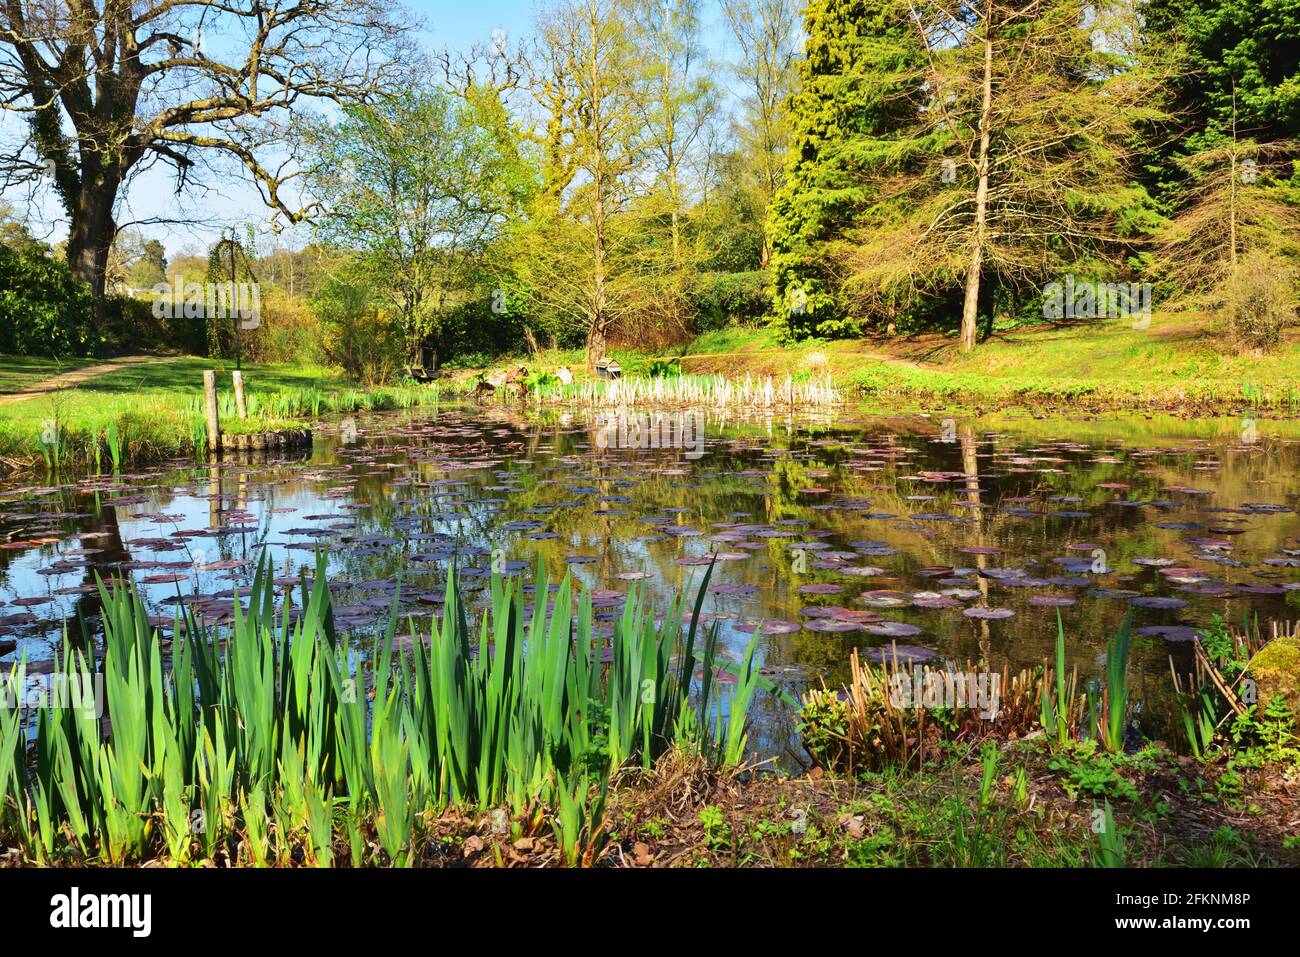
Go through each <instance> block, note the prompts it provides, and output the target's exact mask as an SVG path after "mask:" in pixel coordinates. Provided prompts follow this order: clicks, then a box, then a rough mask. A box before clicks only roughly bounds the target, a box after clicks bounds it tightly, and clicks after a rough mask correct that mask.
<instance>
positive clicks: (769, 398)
mask: <svg viewBox="0 0 1300 957" xmlns="http://www.w3.org/2000/svg"><path fill="white" fill-rule="evenodd" d="M530 394H531V395H532V397H533V401H534V402H535V403H536V404H538V405H541V404H561V405H564V404H568V405H580V406H587V407H592V408H615V407H619V406H627V407H629V408H630V407H634V406H640V407H654V406H658V407H681V406H703V407H714V408H720V409H721V408H748V409H773V408H791V407H796V408H797V407H825V406H833V405H839V404H841V403H842V402H843V401H844V395H843V393H842V392H841V390H840V389H838V388H837V387H836V386H835V384H834V382H833V381H832V380H831V378H830V376H828V375H827V376H814V377H809V378H807V379H804V380H802V381H800V380H796V379H795V378H793V377H792V376H786V377H785V380H784V381H779V380H773V379H772V377H770V376H767V377H752V376H749V375H746V376H745V378H744V379H731V378H728V377H726V376H721V375H680V376H656V377H639V376H633V377H628V378H626V379H609V380H595V381H591V382H575V383H573V384H571V385H560V384H555V385H540V384H539V385H536V386H535V387H534V388H533V389H532V390H531V393H530Z"/></svg>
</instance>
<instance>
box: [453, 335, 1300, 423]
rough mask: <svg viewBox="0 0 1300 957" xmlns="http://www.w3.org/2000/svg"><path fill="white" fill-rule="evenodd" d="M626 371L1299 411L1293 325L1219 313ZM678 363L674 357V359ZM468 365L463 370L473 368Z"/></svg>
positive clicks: (950, 399)
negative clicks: (1261, 337) (1261, 328)
mask: <svg viewBox="0 0 1300 957" xmlns="http://www.w3.org/2000/svg"><path fill="white" fill-rule="evenodd" d="M613 355H614V357H615V358H617V359H618V360H619V362H620V363H621V364H622V366H623V370H624V375H625V376H638V375H650V374H656V373H658V374H662V372H663V370H665V369H666V368H676V369H680V370H681V371H682V372H684V373H688V374H692V373H693V374H725V375H727V376H728V377H730V378H733V379H740V378H744V377H745V376H746V375H749V376H773V377H775V378H778V379H784V378H785V377H786V376H791V377H793V378H795V380H796V381H798V380H799V379H807V378H809V377H814V376H816V377H820V376H823V375H829V376H831V377H832V379H833V380H834V382H835V384H836V385H837V386H839V387H841V388H843V389H844V390H845V391H846V392H855V393H856V394H858V395H859V396H861V397H863V398H865V399H867V400H871V401H888V402H889V403H890V404H891V406H893V407H896V406H897V402H898V401H900V400H901V401H903V402H905V403H908V404H910V405H914V406H916V407H917V408H926V409H931V410H934V409H940V408H945V407H957V406H961V407H964V408H967V409H970V408H972V407H973V408H975V409H982V410H986V411H992V410H998V409H1012V408H1022V409H1028V410H1031V411H1035V412H1039V411H1045V410H1047V411H1051V410H1055V411H1070V412H1078V411H1092V412H1115V411H1125V410H1128V411H1144V412H1154V411H1168V412H1171V413H1176V414H1181V415H1187V414H1221V413H1227V412H1237V411H1242V410H1252V411H1259V412H1263V413H1266V414H1290V413H1292V412H1294V411H1296V410H1297V409H1300V334H1297V333H1296V332H1295V331H1292V332H1290V333H1289V334H1288V335H1287V336H1286V337H1285V338H1284V340H1283V342H1282V344H1281V345H1280V346H1279V347H1278V348H1277V349H1275V350H1274V351H1272V352H1270V353H1267V354H1241V353H1238V352H1237V351H1235V350H1234V349H1232V348H1231V346H1230V345H1229V344H1228V343H1227V341H1226V339H1225V337H1224V336H1223V335H1222V333H1221V331H1220V330H1219V329H1218V328H1217V327H1216V326H1215V324H1214V323H1212V322H1210V321H1209V320H1198V319H1187V318H1185V317H1178V318H1170V317H1162V316H1155V317H1154V318H1153V319H1152V321H1151V325H1150V327H1149V328H1145V329H1135V328H1133V325H1132V323H1131V322H1129V321H1124V320H1113V321H1104V322H1096V323H1087V324H1077V325H1072V326H1041V327H1039V326H1035V327H1027V328H1023V329H1016V330H1002V331H998V332H996V333H995V335H994V336H992V337H991V338H990V339H989V340H988V341H987V342H984V343H982V344H981V345H980V346H978V347H977V348H976V349H975V350H974V351H973V352H971V353H967V354H963V353H961V352H959V351H958V349H957V347H956V342H955V340H954V339H953V338H952V337H950V336H939V335H923V336H914V337H892V338H879V339H854V340H838V341H832V342H806V343H799V344H796V345H793V346H783V345H781V344H780V343H778V342H777V341H776V340H775V338H774V337H773V336H772V334H771V333H769V332H767V331H766V330H761V329H759V330H745V329H731V330H725V331H722V332H715V333H710V334H708V335H705V336H701V337H700V338H697V339H695V340H694V341H692V342H690V343H687V344H686V345H684V346H681V347H677V348H676V349H674V350H669V351H664V352H659V353H648V352H643V351H639V350H634V349H615V350H613ZM670 360H671V364H669V363H670ZM519 364H525V365H529V366H536V367H539V368H546V369H554V368H557V367H558V366H560V365H568V366H569V367H570V368H571V369H572V370H573V371H574V372H575V374H577V375H578V376H579V377H580V378H581V377H583V376H585V372H584V367H585V358H584V356H583V354H582V353H581V352H576V351H569V352H548V353H543V354H542V355H540V356H538V357H533V358H531V359H530V358H519V357H514V358H510V359H505V360H502V362H501V363H499V365H500V366H507V365H510V366H514V365H519ZM463 374H464V373H462V375H463Z"/></svg>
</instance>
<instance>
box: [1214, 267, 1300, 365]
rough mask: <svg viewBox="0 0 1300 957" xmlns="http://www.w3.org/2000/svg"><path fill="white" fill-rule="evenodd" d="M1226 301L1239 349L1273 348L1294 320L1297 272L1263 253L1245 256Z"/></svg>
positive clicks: (1234, 276)
mask: <svg viewBox="0 0 1300 957" xmlns="http://www.w3.org/2000/svg"><path fill="white" fill-rule="evenodd" d="M1224 298H1225V303H1224V305H1225V307H1226V311H1227V315H1228V323H1229V329H1230V331H1231V334H1232V339H1233V341H1234V342H1235V343H1236V345H1237V347H1238V348H1242V349H1270V348H1272V347H1273V346H1275V345H1277V343H1278V341H1279V340H1280V339H1281V338H1282V330H1283V329H1285V328H1286V327H1287V326H1288V325H1290V324H1291V323H1292V322H1294V321H1295V317H1296V274H1295V269H1294V268H1293V267H1292V266H1291V265H1290V264H1289V263H1286V262H1283V261H1281V260H1279V259H1276V258H1275V257H1272V256H1268V255H1266V254H1263V253H1255V254H1251V255H1249V256H1246V257H1244V258H1243V259H1242V260H1241V261H1240V262H1239V263H1238V264H1237V268H1236V269H1235V270H1234V271H1233V272H1232V273H1231V275H1229V277H1228V283H1227V289H1226V290H1225V297H1224Z"/></svg>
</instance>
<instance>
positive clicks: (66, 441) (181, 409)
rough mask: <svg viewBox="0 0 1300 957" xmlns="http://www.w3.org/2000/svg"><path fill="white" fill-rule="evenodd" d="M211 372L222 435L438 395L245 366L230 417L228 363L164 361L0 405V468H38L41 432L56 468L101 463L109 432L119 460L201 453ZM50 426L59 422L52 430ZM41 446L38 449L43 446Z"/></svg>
mask: <svg viewBox="0 0 1300 957" xmlns="http://www.w3.org/2000/svg"><path fill="white" fill-rule="evenodd" d="M211 368H216V369H217V370H218V376H217V387H218V390H219V392H220V398H221V403H222V431H223V432H261V431H268V430H272V429H281V428H288V427H291V426H300V425H301V424H302V421H301V420H302V419H304V418H314V417H316V416H318V415H322V414H326V413H329V412H342V411H351V410H354V409H382V408H392V407H395V406H410V405H416V404H420V403H422V402H426V401H431V400H435V399H436V397H437V392H436V390H431V389H428V388H427V387H411V386H394V387H390V388H386V389H376V390H366V389H364V388H363V387H360V386H357V385H356V384H355V383H353V382H351V381H349V380H348V379H346V378H344V377H343V376H342V375H341V374H340V373H339V372H338V371H337V370H333V369H328V368H323V367H318V366H302V365H288V364H285V365H256V364H247V363H246V364H245V365H244V385H245V392H246V394H247V396H248V410H249V418H248V419H244V420H240V419H237V418H235V415H234V401H233V394H232V392H231V385H230V372H231V371H232V370H233V368H234V363H233V362H230V361H220V360H212V359H203V358H196V357H185V358H168V359H162V360H159V361H157V362H151V363H148V364H144V365H133V366H129V367H124V368H121V369H116V370H114V371H112V372H108V373H105V374H104V375H101V376H95V377H93V378H91V379H87V380H85V381H84V382H81V383H78V384H77V385H75V386H71V387H69V388H66V389H59V390H57V391H54V392H50V393H48V394H45V395H40V396H35V397H33V398H30V399H25V400H22V401H19V402H11V403H8V404H5V405H0V468H4V467H6V466H7V467H8V468H11V469H12V468H22V467H30V466H34V465H39V464H40V463H41V462H42V461H43V460H44V459H45V458H46V454H45V453H48V452H50V451H51V449H50V448H49V445H48V443H43V442H42V439H41V437H42V435H44V436H47V437H48V436H50V435H57V436H58V447H57V452H58V457H59V459H60V461H61V462H63V463H65V464H66V463H70V462H77V463H81V464H91V463H94V462H95V461H96V452H97V451H98V455H99V460H100V461H101V462H102V461H105V460H106V459H107V455H108V450H109V445H110V440H109V434H110V430H111V431H112V432H114V433H115V435H116V436H117V438H118V439H119V440H120V442H121V444H122V449H123V458H124V459H135V460H147V459H157V458H161V457H166V456H169V455H187V454H193V453H194V452H196V451H200V450H201V449H202V446H203V442H204V438H203V436H204V417H203V409H202V395H203V372H204V370H206V369H211ZM52 424H56V425H53V426H52ZM43 445H44V446H45V447H44V448H43Z"/></svg>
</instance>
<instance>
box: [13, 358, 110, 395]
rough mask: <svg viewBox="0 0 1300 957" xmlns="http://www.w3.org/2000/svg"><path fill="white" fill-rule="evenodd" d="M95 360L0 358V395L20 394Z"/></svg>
mask: <svg viewBox="0 0 1300 957" xmlns="http://www.w3.org/2000/svg"><path fill="white" fill-rule="evenodd" d="M97 361H98V360H96V359H38V358H35V357H33V356H0V395H10V394H12V393H14V392H22V391H23V390H25V389H29V388H31V387H32V386H34V385H36V384H37V383H39V382H44V381H45V380H46V379H51V378H53V377H54V376H56V375H60V374H61V373H64V372H72V371H74V370H75V369H80V368H82V367H84V366H88V365H91V364H93V363H95V362H97Z"/></svg>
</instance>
